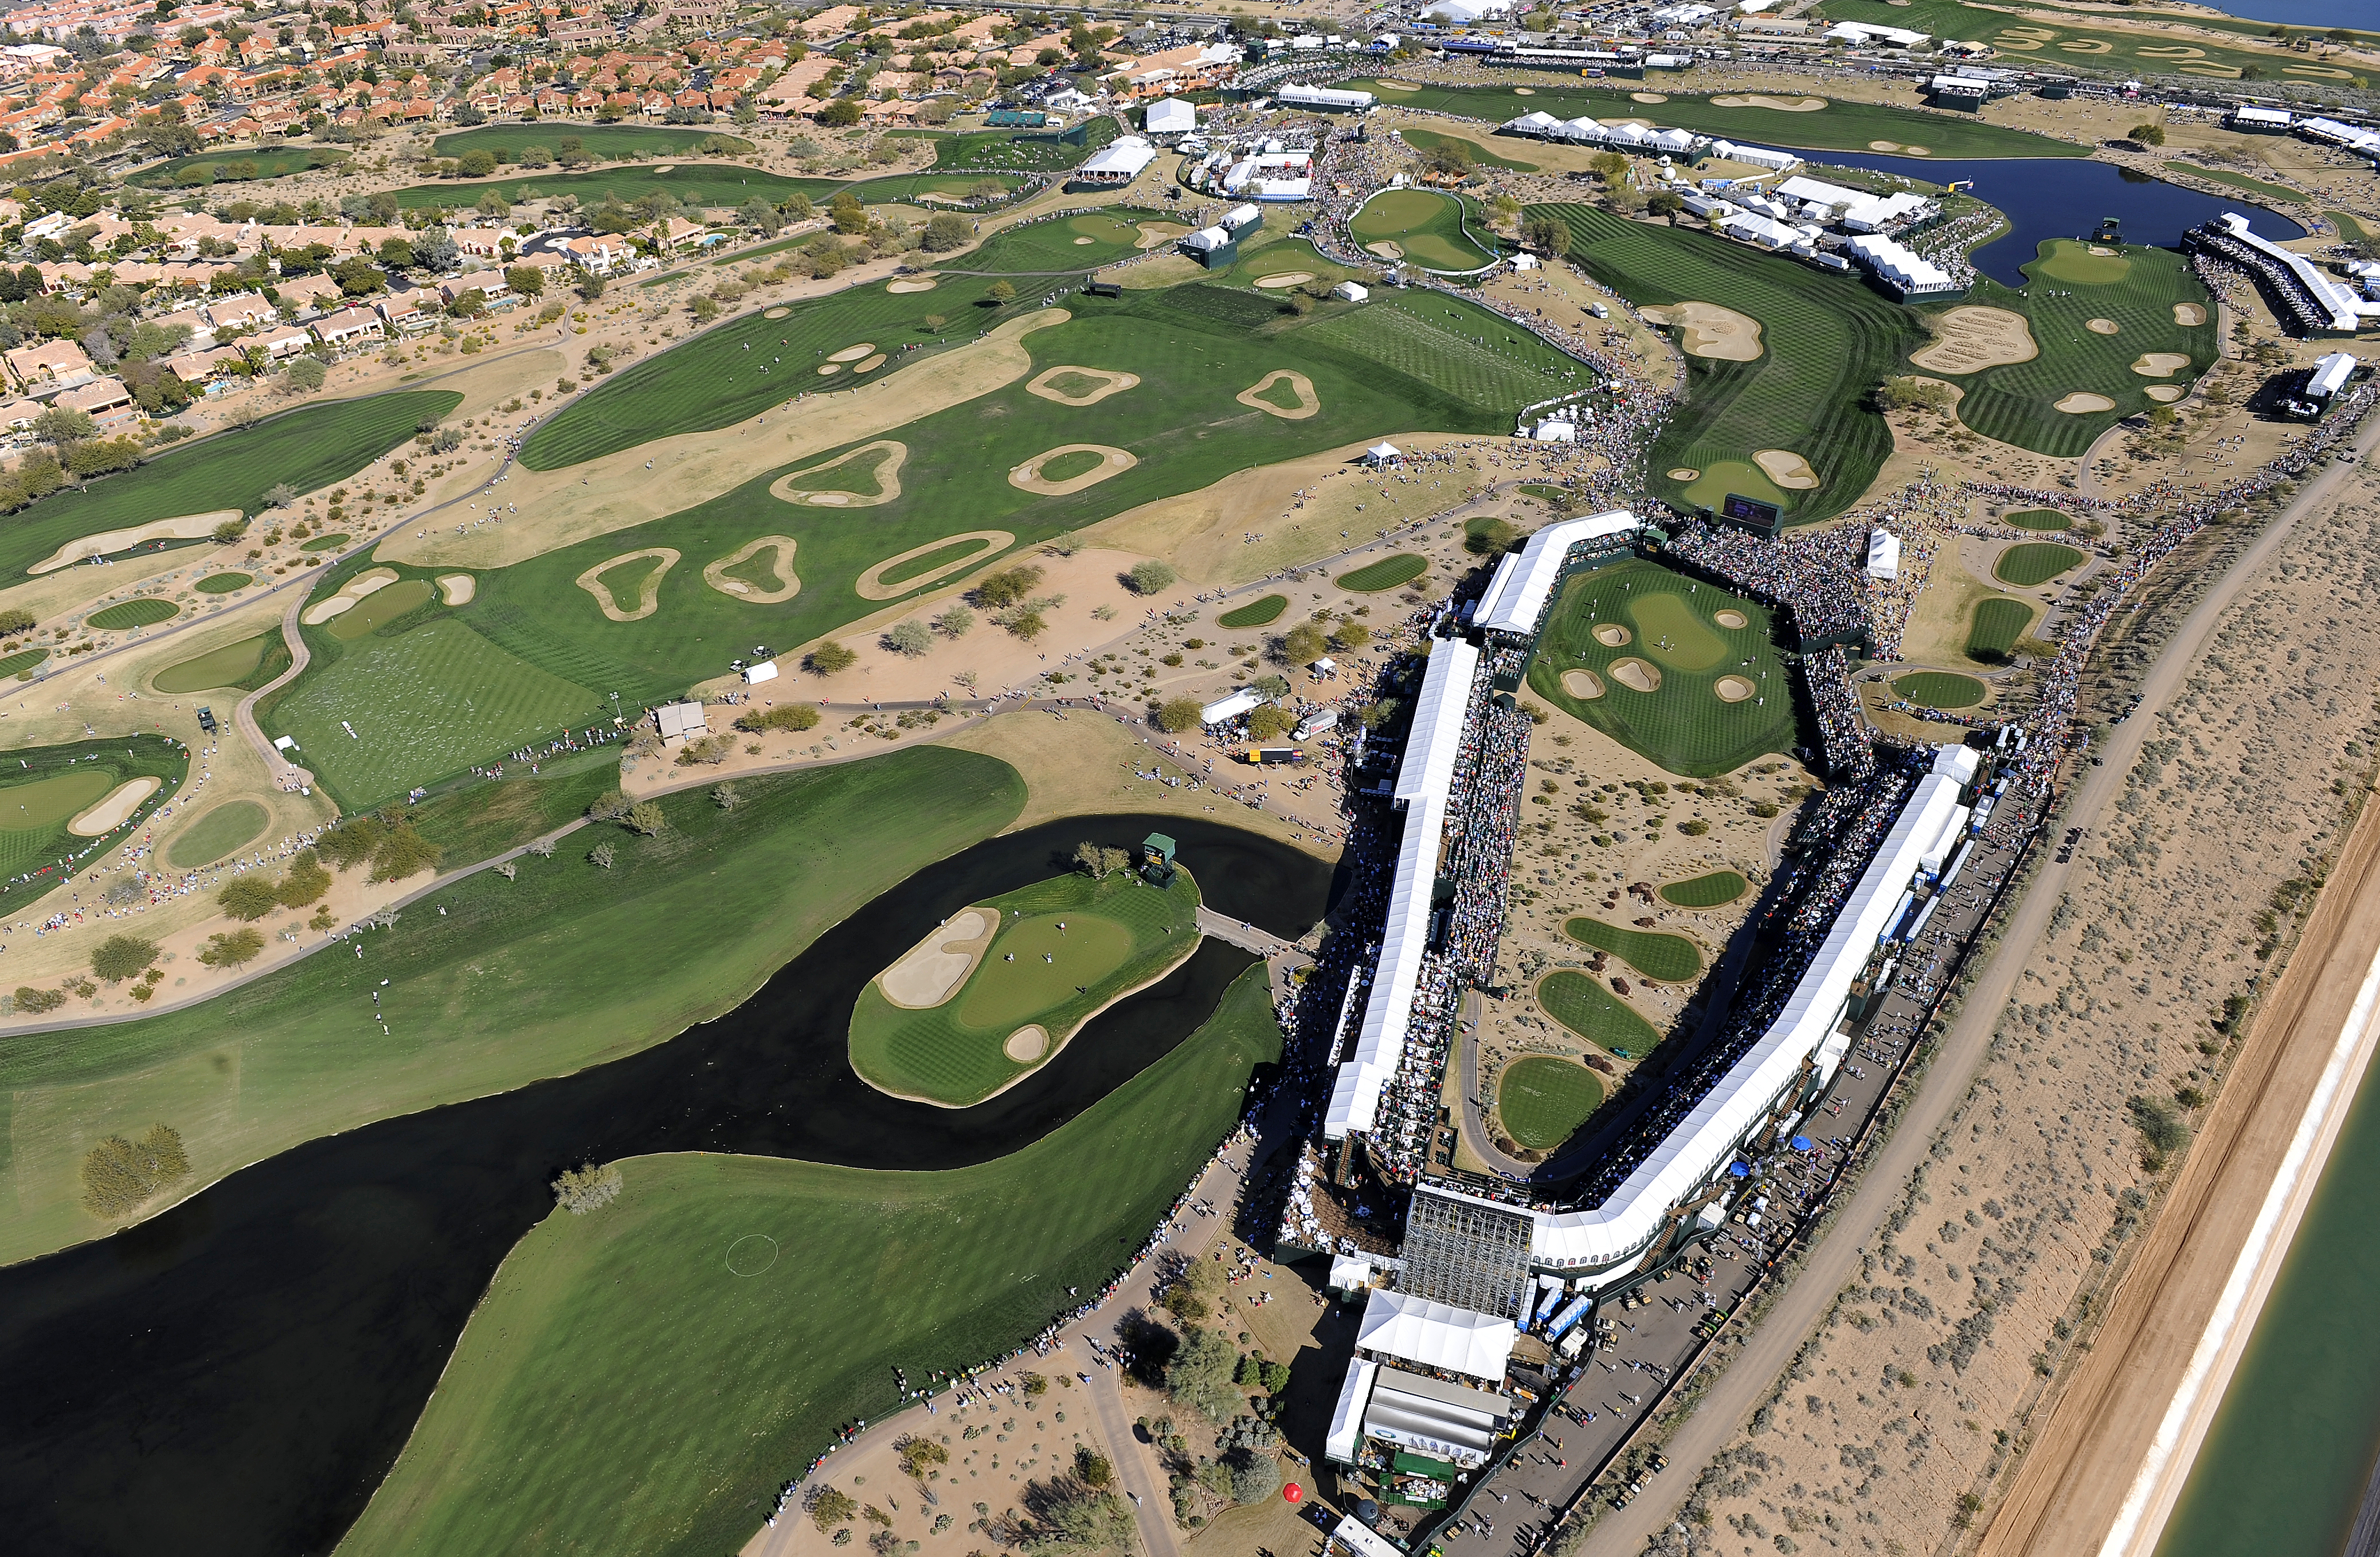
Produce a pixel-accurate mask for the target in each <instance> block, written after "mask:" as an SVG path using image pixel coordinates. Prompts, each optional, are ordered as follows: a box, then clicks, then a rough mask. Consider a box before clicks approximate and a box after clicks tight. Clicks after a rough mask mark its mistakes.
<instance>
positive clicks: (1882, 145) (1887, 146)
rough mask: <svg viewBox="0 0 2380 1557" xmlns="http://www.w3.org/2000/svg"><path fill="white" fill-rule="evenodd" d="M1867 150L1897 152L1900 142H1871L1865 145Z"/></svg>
mask: <svg viewBox="0 0 2380 1557" xmlns="http://www.w3.org/2000/svg"><path fill="white" fill-rule="evenodd" d="M1867 149H1868V150H1869V151H1871V152H1898V151H1900V141H1898V140H1871V141H1869V142H1868V143H1867Z"/></svg>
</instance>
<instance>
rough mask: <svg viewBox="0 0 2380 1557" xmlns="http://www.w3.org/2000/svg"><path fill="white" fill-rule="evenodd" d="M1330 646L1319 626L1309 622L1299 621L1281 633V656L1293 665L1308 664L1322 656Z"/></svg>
mask: <svg viewBox="0 0 2380 1557" xmlns="http://www.w3.org/2000/svg"><path fill="white" fill-rule="evenodd" d="M1329 649H1330V644H1329V643H1328V642H1327V641H1326V640H1325V639H1323V637H1322V629H1321V628H1319V627H1318V626H1315V625H1314V624H1313V623H1311V622H1300V623H1299V624H1298V625H1297V626H1293V627H1292V628H1290V629H1289V631H1287V632H1285V633H1283V634H1282V635H1281V658H1282V659H1284V660H1287V661H1288V662H1289V663H1291V664H1293V665H1310V664H1312V663H1314V662H1315V661H1317V660H1318V659H1320V658H1322V656H1323V654H1324V653H1325V652H1326V651H1328V650H1329Z"/></svg>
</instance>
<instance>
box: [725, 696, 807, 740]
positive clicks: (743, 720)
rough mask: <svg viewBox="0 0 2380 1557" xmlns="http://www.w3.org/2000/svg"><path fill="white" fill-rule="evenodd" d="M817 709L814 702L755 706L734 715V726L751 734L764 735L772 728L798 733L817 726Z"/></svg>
mask: <svg viewBox="0 0 2380 1557" xmlns="http://www.w3.org/2000/svg"><path fill="white" fill-rule="evenodd" d="M818 723H819V711H818V705H817V704H816V703H786V704H784V705H783V706H782V707H778V708H756V709H751V710H747V712H743V713H740V714H737V715H736V716H735V727H736V728H737V729H739V730H742V731H745V732H747V733H748V734H751V735H756V736H757V735H765V734H768V733H769V732H771V731H774V730H783V731H786V732H788V733H798V732H800V731H803V730H815V729H817V728H818Z"/></svg>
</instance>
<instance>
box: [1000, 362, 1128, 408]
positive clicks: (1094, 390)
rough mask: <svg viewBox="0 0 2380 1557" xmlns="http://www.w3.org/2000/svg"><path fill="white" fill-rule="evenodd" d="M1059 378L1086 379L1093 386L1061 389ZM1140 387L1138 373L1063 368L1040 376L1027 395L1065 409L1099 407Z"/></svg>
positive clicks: (1074, 385)
mask: <svg viewBox="0 0 2380 1557" xmlns="http://www.w3.org/2000/svg"><path fill="white" fill-rule="evenodd" d="M1060 378H1072V379H1077V380H1080V379H1087V380H1090V381H1091V382H1090V383H1089V384H1088V385H1087V386H1085V385H1084V384H1081V383H1070V384H1068V385H1067V386H1066V387H1064V388H1061V387H1059V385H1058V384H1057V383H1056V382H1055V381H1056V380H1058V379H1060ZM1139 383H1140V375H1139V374H1138V373H1113V372H1110V371H1108V370H1107V369H1105V368H1076V367H1071V366H1062V367H1056V368H1050V369H1048V370H1046V371H1042V372H1039V373H1037V374H1035V375H1034V377H1033V382H1032V383H1028V384H1026V386H1025V393H1026V394H1027V395H1039V396H1041V398H1042V399H1044V400H1055V401H1057V402H1058V404H1060V405H1062V406H1096V405H1098V404H1099V402H1100V401H1102V400H1104V399H1106V398H1107V397H1108V396H1109V395H1121V394H1123V392H1124V391H1125V390H1127V389H1132V388H1135V387H1136V386H1137V385H1138V384H1139Z"/></svg>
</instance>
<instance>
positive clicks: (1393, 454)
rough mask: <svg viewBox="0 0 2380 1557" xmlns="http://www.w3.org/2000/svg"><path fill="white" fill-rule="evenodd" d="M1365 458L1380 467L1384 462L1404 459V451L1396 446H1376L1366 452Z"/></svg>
mask: <svg viewBox="0 0 2380 1557" xmlns="http://www.w3.org/2000/svg"><path fill="white" fill-rule="evenodd" d="M1364 457H1365V458H1366V459H1368V460H1370V461H1371V462H1372V463H1373V464H1375V465H1378V464H1379V463H1381V462H1382V461H1384V460H1390V459H1403V457H1404V451H1403V449H1401V448H1399V447H1397V446H1396V445H1395V444H1373V445H1372V446H1371V447H1370V448H1368V449H1366V450H1365V451H1364Z"/></svg>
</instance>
